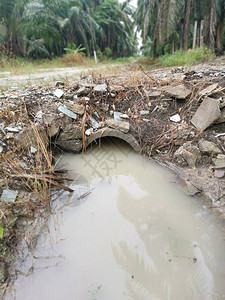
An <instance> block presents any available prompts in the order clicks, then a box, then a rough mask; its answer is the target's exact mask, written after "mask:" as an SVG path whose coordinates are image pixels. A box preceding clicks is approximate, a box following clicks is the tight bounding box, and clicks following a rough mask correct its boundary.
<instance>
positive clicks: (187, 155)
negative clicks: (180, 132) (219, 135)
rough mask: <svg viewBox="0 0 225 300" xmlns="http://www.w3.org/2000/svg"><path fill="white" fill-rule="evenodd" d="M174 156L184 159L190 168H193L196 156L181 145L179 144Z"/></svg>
mask: <svg viewBox="0 0 225 300" xmlns="http://www.w3.org/2000/svg"><path fill="white" fill-rule="evenodd" d="M174 157H175V158H177V159H178V161H179V158H182V159H184V160H185V161H186V163H187V164H188V165H189V167H190V168H195V166H196V161H197V156H196V155H195V154H193V153H191V152H189V151H187V150H186V149H184V147H183V146H181V147H180V148H179V149H178V150H177V151H176V152H175V153H174Z"/></svg>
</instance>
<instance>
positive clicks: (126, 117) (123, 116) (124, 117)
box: [120, 114, 129, 119]
mask: <svg viewBox="0 0 225 300" xmlns="http://www.w3.org/2000/svg"><path fill="white" fill-rule="evenodd" d="M120 118H122V119H129V117H128V115H127V114H122V115H121V116H120Z"/></svg>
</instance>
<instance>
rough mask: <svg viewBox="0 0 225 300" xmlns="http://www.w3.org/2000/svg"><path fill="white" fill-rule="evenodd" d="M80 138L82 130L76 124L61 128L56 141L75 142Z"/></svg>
mask: <svg viewBox="0 0 225 300" xmlns="http://www.w3.org/2000/svg"><path fill="white" fill-rule="evenodd" d="M81 138H82V128H81V126H79V125H77V124H73V123H71V124H68V125H65V126H63V127H62V132H61V133H60V135H59V137H58V141H65V140H76V139H81Z"/></svg>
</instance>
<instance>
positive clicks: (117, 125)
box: [105, 119, 130, 133]
mask: <svg viewBox="0 0 225 300" xmlns="http://www.w3.org/2000/svg"><path fill="white" fill-rule="evenodd" d="M105 124H106V125H107V126H109V127H111V128H114V129H118V130H120V131H122V132H124V133H127V132H128V131H129V129H130V124H129V122H125V121H119V120H113V119H108V120H106V121H105Z"/></svg>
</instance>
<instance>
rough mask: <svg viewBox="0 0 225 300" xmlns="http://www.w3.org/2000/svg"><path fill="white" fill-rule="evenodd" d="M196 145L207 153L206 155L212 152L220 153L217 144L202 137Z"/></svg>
mask: <svg viewBox="0 0 225 300" xmlns="http://www.w3.org/2000/svg"><path fill="white" fill-rule="evenodd" d="M198 147H199V150H200V151H201V152H202V153H204V154H208V155H211V154H214V155H215V154H220V153H222V151H221V150H220V149H219V148H218V147H217V145H216V144H215V143H213V142H209V141H206V140H204V139H201V140H200V141H199V142H198Z"/></svg>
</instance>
